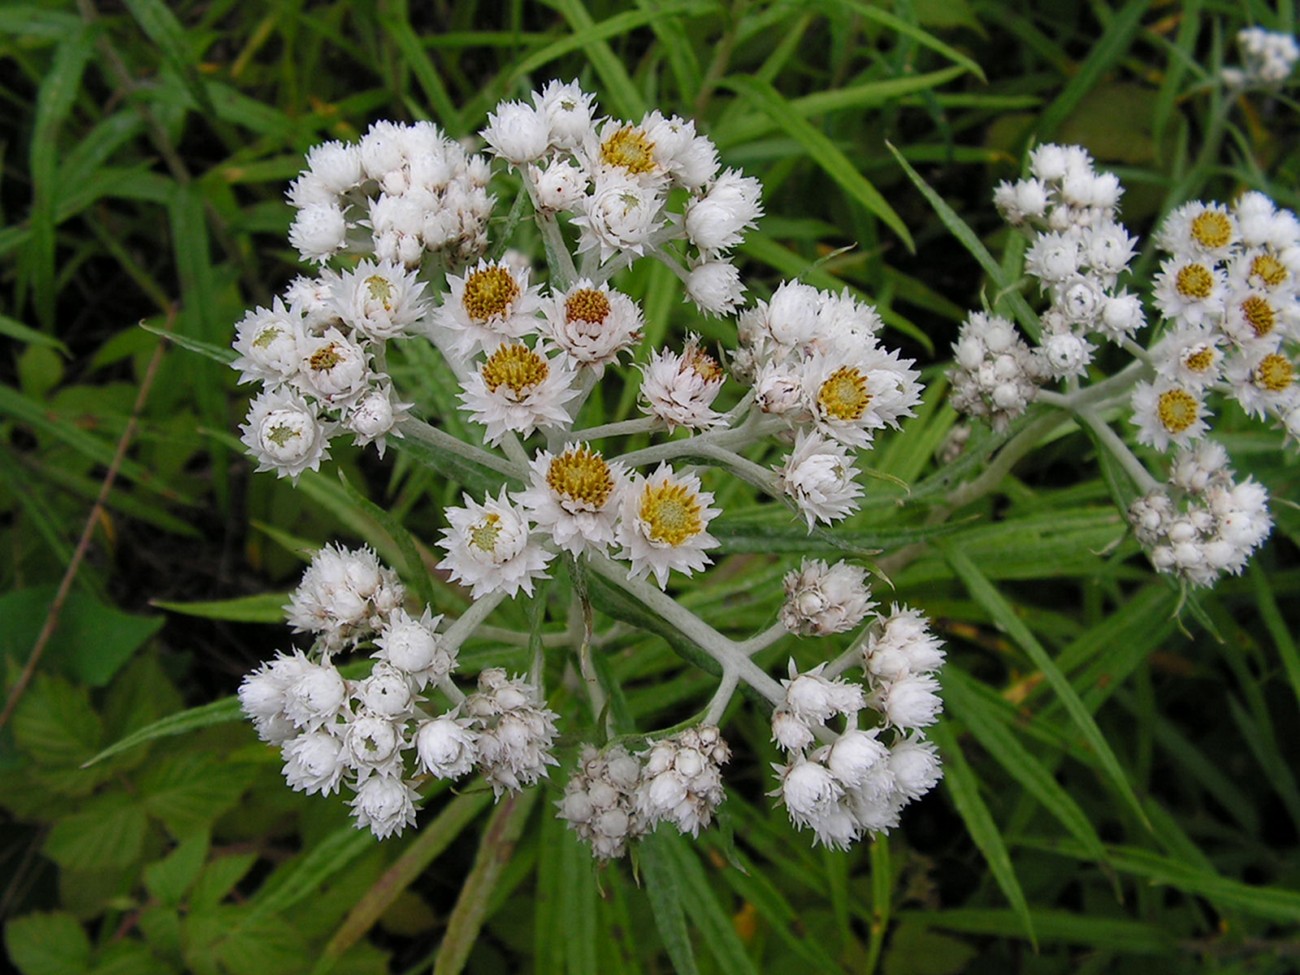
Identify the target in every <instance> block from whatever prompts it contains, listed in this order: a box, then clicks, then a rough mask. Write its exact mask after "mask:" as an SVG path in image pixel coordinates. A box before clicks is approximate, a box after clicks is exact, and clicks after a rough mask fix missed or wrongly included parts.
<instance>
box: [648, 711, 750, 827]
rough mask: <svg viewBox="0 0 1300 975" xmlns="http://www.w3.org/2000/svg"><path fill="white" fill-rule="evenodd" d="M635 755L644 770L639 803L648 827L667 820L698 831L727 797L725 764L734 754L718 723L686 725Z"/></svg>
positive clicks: (711, 819)
mask: <svg viewBox="0 0 1300 975" xmlns="http://www.w3.org/2000/svg"><path fill="white" fill-rule="evenodd" d="M637 757H638V758H639V759H641V760H642V763H643V764H642V769H643V771H642V774H641V784H640V786H639V787H638V788H637V797H636V803H637V810H638V811H639V813H640V814H641V816H642V818H643V820H644V823H645V828H646V830H650V829H653V828H654V826H655V824H657V823H659V822H660V821H662V820H667V821H668V822H670V823H672V824H673V825H674V826H676V827H677V829H678V830H679V831H680V832H683V833H690V834H691V835H692V836H697V835H699V832H700V829H701V828H704V827H707V826H708V825H709V823H711V822H712V821H713V813H714V811H715V810H716V809H717V808H718V806H719V805H720V804H721V802H722V800H723V799H724V798H726V794H725V792H724V791H723V788H722V766H723V765H725V764H726V763H727V762H728V761H729V760H730V759H731V749H730V748H728V747H727V743H726V741H724V740H723V738H722V735H721V734H720V733H719V731H718V729H717V728H716V727H715V726H713V725H700V726H698V727H695V728H687V729H686V730H685V731H683V732H680V733H679V734H677V735H674V736H673V737H672V738H663V739H660V740H659V741H656V742H655V743H654V744H653V745H651V747H650V748H649V749H648V750H647V751H644V752H642V753H640V754H639V755H638V756H637Z"/></svg>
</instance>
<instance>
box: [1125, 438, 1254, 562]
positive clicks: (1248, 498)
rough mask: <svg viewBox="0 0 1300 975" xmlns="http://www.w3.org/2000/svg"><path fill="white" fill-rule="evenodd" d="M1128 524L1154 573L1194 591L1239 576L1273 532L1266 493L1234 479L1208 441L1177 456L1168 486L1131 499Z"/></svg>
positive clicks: (1221, 451) (1251, 483)
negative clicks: (1228, 575) (1226, 576)
mask: <svg viewBox="0 0 1300 975" xmlns="http://www.w3.org/2000/svg"><path fill="white" fill-rule="evenodd" d="M1128 520H1129V523H1130V524H1131V525H1132V526H1133V532H1134V534H1135V535H1136V536H1137V539H1138V541H1139V542H1141V543H1142V545H1143V546H1144V547H1145V548H1146V550H1147V552H1148V555H1149V557H1150V559H1151V564H1152V565H1154V566H1155V567H1156V569H1157V570H1159V571H1160V572H1167V573H1170V574H1172V575H1175V576H1177V577H1178V578H1180V579H1185V580H1187V581H1188V582H1189V583H1191V584H1192V585H1195V586H1212V585H1214V583H1215V582H1216V581H1217V580H1218V578H1219V577H1220V576H1221V575H1222V574H1223V573H1225V572H1230V573H1232V574H1234V575H1236V574H1239V573H1240V572H1241V570H1242V569H1244V568H1245V567H1246V562H1247V561H1248V560H1249V559H1250V556H1251V553H1253V552H1254V551H1255V549H1257V548H1258V547H1259V546H1260V545H1262V544H1263V542H1264V540H1265V539H1266V538H1267V537H1268V535H1269V532H1270V531H1271V530H1272V527H1273V523H1272V519H1271V518H1270V516H1269V512H1268V492H1267V491H1265V490H1264V488H1263V487H1262V486H1261V485H1260V484H1258V483H1257V482H1256V481H1254V480H1252V479H1251V478H1249V477H1248V478H1246V480H1244V481H1241V482H1238V481H1236V480H1234V474H1233V471H1232V468H1230V467H1229V466H1228V454H1227V451H1225V450H1224V449H1223V447H1221V446H1220V445H1219V444H1217V443H1216V442H1214V441H1213V440H1203V441H1201V442H1200V443H1198V444H1197V445H1196V446H1195V447H1194V448H1191V449H1187V450H1182V451H1179V452H1178V454H1176V455H1175V457H1174V462H1173V466H1172V469H1171V472H1170V476H1169V482H1168V484H1167V485H1166V486H1165V487H1164V488H1160V489H1157V490H1154V491H1151V492H1149V493H1148V494H1146V495H1143V496H1142V497H1140V498H1138V499H1137V500H1135V501H1134V502H1133V503H1132V504H1131V505H1130V506H1129V509H1128Z"/></svg>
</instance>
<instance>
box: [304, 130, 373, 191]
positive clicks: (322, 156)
mask: <svg viewBox="0 0 1300 975" xmlns="http://www.w3.org/2000/svg"><path fill="white" fill-rule="evenodd" d="M307 169H308V170H309V171H310V172H311V174H312V175H313V176H314V177H315V178H316V179H318V180H320V183H321V185H322V186H323V187H324V188H325V189H326V190H328V191H329V192H330V193H334V194H336V195H339V194H343V193H346V192H347V191H348V190H350V189H353V188H354V187H356V186H358V185H359V184H360V183H361V181H362V179H364V178H365V174H364V173H363V172H362V169H361V150H360V148H358V147H357V146H356V145H353V144H350V143H344V142H339V141H337V140H335V141H332V142H322V143H321V144H320V145H317V146H313V147H312V148H311V150H310V151H309V152H308V153H307Z"/></svg>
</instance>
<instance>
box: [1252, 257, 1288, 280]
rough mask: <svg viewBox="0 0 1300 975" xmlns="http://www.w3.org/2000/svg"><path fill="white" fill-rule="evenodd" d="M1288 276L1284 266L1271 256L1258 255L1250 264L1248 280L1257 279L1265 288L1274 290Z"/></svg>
mask: <svg viewBox="0 0 1300 975" xmlns="http://www.w3.org/2000/svg"><path fill="white" fill-rule="evenodd" d="M1288 276H1289V275H1288V274H1287V269H1286V265H1285V264H1283V263H1282V262H1281V261H1279V260H1278V259H1277V258H1276V257H1274V256H1273V255H1272V254H1260V255H1259V256H1258V257H1256V258H1255V259H1254V260H1253V261H1251V262H1250V279H1251V280H1252V281H1254V280H1255V279H1256V278H1258V279H1259V280H1260V281H1261V282H1262V283H1263V285H1264V287H1266V288H1276V287H1277V286H1278V285H1280V284H1282V283H1283V282H1284V281H1286V279H1287V277H1288Z"/></svg>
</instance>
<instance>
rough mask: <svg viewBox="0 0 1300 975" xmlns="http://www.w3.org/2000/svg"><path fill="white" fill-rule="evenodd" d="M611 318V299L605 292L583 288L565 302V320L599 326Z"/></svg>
mask: <svg viewBox="0 0 1300 975" xmlns="http://www.w3.org/2000/svg"><path fill="white" fill-rule="evenodd" d="M608 317H609V298H608V296H607V295H606V294H605V293H604V292H603V291H597V290H596V289H595V288H583V289H581V290H580V291H575V292H574V293H573V294H571V295H569V297H568V298H566V299H565V301H564V320H565V321H566V322H569V323H570V324H572V323H573V322H586V323H587V324H588V325H599V324H601V323H602V322H604V321H605V319H606V318H608Z"/></svg>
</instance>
